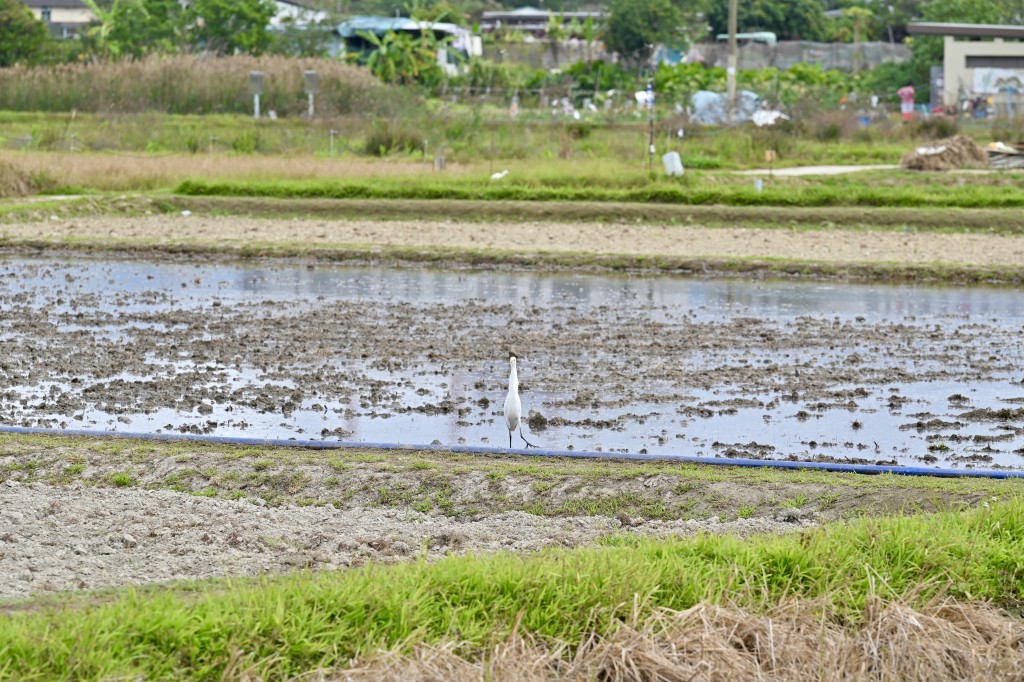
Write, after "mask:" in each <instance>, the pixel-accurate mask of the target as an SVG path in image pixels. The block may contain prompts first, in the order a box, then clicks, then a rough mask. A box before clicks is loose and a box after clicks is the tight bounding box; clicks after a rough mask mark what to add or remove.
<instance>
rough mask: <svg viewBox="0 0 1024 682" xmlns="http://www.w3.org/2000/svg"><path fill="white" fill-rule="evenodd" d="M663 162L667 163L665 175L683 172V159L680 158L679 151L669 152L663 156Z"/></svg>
mask: <svg viewBox="0 0 1024 682" xmlns="http://www.w3.org/2000/svg"><path fill="white" fill-rule="evenodd" d="M661 162H662V163H663V164H664V165H665V175H668V176H672V175H682V174H683V160H682V159H681V158H679V152H668V153H667V154H665V155H664V156H662V157H661Z"/></svg>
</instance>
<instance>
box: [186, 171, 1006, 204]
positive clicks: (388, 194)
mask: <svg viewBox="0 0 1024 682" xmlns="http://www.w3.org/2000/svg"><path fill="white" fill-rule="evenodd" d="M950 177H952V176H923V175H921V174H919V173H918V174H914V173H902V174H893V173H891V172H890V173H859V174H856V175H854V176H844V177H839V178H837V177H824V178H813V179H807V178H786V179H776V180H775V181H772V182H766V184H765V189H764V191H762V192H758V191H757V190H756V189H755V188H754V186H753V182H752V180H751V179H750V178H749V177H747V176H723V175H714V176H706V177H705V176H701V177H698V176H697V175H696V174H691V175H688V176H686V180H685V181H682V182H679V181H674V180H671V179H668V178H654V179H652V178H646V177H644V176H642V175H641V174H637V173H635V172H634V173H623V174H621V175H620V176H617V177H616V178H614V179H606V178H604V177H602V176H601V175H600V174H596V175H595V174H586V173H584V174H581V175H580V176H577V177H572V176H569V175H566V176H544V175H540V174H537V175H534V176H531V177H527V178H523V179H522V180H511V181H509V182H507V183H506V182H502V183H493V182H490V181H489V180H487V179H486V178H483V179H481V178H476V177H449V178H436V177H433V176H430V177H394V178H385V177H380V178H375V179H374V181H373V182H365V181H360V180H349V181H344V180H343V181H335V180H332V181H324V180H293V181H224V180H220V181H212V180H209V181H208V180H200V179H196V180H188V181H185V182H183V183H181V184H179V185H178V187H177V188H176V189H175V192H176V193H178V194H180V195H186V196H235V197H273V198H292V199H294V198H302V199H364V200H365V199H407V200H447V201H452V200H457V201H541V202H626V203H655V204H679V205H696V206H707V205H717V204H721V205H727V206H777V207H794V208H815V207H832V206H847V207H872V208H877V207H883V208H975V209H977V208H989V209H998V208H1017V207H1021V206H1024V175H1022V174H1007V175H1006V176H998V177H996V178H989V179H981V180H972V181H971V182H969V183H963V182H962V178H961V182H954V181H950V180H949V178H950ZM954 180H955V178H954Z"/></svg>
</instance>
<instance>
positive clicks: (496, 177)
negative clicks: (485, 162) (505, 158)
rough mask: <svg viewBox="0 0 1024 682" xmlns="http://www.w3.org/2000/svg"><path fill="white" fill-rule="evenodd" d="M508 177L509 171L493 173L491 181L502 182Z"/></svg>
mask: <svg viewBox="0 0 1024 682" xmlns="http://www.w3.org/2000/svg"><path fill="white" fill-rule="evenodd" d="M506 175H508V169H507V168H506V169H505V170H503V171H501V172H500V173H491V180H501V179H502V178H503V177H505V176H506Z"/></svg>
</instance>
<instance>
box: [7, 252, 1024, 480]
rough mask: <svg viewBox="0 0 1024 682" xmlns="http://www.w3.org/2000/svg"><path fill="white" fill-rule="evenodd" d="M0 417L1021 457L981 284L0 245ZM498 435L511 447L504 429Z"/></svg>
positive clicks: (1006, 335) (1019, 324)
mask: <svg viewBox="0 0 1024 682" xmlns="http://www.w3.org/2000/svg"><path fill="white" fill-rule="evenodd" d="M0 312H2V320H0V423H2V424H6V425H18V426H45V427H59V428H89V429H102V430H118V431H134V432H138V431H158V432H175V433H176V432H186V433H208V434H215V435H242V436H250V437H273V438H302V439H321V438H323V439H330V440H339V439H341V440H354V441H365V442H400V443H430V442H440V443H452V444H454V443H468V444H474V445H492V446H501V447H505V446H508V438H509V435H508V432H507V430H506V429H505V426H504V421H503V419H502V417H501V404H502V401H503V400H504V392H505V388H506V385H507V384H506V382H507V374H508V366H507V357H508V353H509V351H514V352H516V353H517V354H518V355H519V356H520V358H521V359H520V363H519V365H520V381H521V391H522V398H523V405H524V409H525V410H526V411H528V412H531V413H532V419H531V421H530V424H529V425H528V426H527V428H526V430H525V431H524V432H525V433H527V437H528V438H529V439H530V440H531V441H532V442H534V443H536V444H538V445H541V446H543V447H548V448H554V449H564V448H575V449H586V450H603V451H629V452H648V453H675V454H694V455H706V456H722V457H736V456H742V457H763V458H797V459H827V460H838V461H856V462H870V463H874V462H883V463H898V464H906V465H917V466H941V467H977V468H992V467H996V466H1009V467H1014V468H1019V467H1022V466H1024V384H1022V383H1021V382H1022V380H1024V295H1022V294H1020V293H1018V292H1015V291H1011V290H1000V289H981V288H979V289H964V288H956V289H954V288H926V287H909V286H899V287H896V286H875V285H872V286H868V285H844V284H835V283H827V284H825V283H798V282H786V281H771V282H768V281H750V280H739V279H683V278H673V277H631V276H596V275H572V274H551V273H537V272H521V271H506V272H479V271H470V270H449V271H436V270H426V269H385V268H372V267H364V268H352V267H333V266H329V265H325V264H319V263H318V264H306V263H298V262H281V261H275V262H272V263H256V264H252V263H246V264H237V263H221V262H217V263H211V262H195V261H185V262H183V261H171V260H166V261H160V262H148V263H140V262H137V261H114V260H82V259H70V258H68V259H63V260H53V259H47V260H42V259H32V258H24V257H8V258H6V259H3V260H0ZM521 444H522V443H521V441H518V436H517V437H516V439H515V440H514V441H513V445H516V446H519V445H521Z"/></svg>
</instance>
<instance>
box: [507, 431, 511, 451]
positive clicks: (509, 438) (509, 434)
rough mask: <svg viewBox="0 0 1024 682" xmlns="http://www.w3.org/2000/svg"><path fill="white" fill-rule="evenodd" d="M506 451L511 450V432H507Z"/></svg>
mask: <svg viewBox="0 0 1024 682" xmlns="http://www.w3.org/2000/svg"><path fill="white" fill-rule="evenodd" d="M508 449H509V450H511V449H512V432H511V431H509V432H508Z"/></svg>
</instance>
